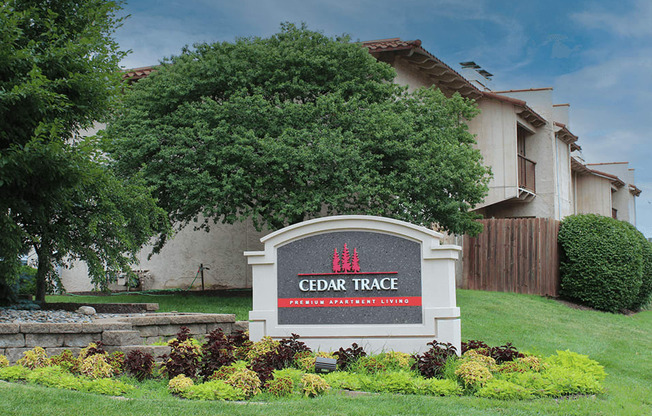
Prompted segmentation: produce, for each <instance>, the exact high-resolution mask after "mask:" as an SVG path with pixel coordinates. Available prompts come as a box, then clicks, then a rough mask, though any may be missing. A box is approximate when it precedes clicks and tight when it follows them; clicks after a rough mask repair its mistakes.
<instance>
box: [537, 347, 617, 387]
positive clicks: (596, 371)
mask: <svg viewBox="0 0 652 416" xmlns="http://www.w3.org/2000/svg"><path fill="white" fill-rule="evenodd" d="M545 362H546V363H547V364H549V365H550V366H556V367H564V368H571V369H575V370H579V371H581V372H583V373H587V374H590V375H591V376H593V377H594V378H595V379H596V380H597V381H600V380H604V378H605V377H606V375H607V374H606V373H605V371H604V367H603V366H601V365H600V364H599V363H598V362H597V361H595V360H592V359H590V358H589V356H588V355H582V354H578V353H576V352H572V351H568V350H566V351H557V354H556V355H551V356H550V357H548V358H547V359H546V360H545Z"/></svg>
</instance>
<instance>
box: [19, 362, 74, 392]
mask: <svg viewBox="0 0 652 416" xmlns="http://www.w3.org/2000/svg"><path fill="white" fill-rule="evenodd" d="M25 380H27V381H29V382H30V383H36V384H41V385H44V386H48V387H57V388H60V389H67V390H81V388H82V384H83V383H82V381H81V380H80V379H79V378H77V377H75V376H74V375H72V374H71V373H69V372H68V371H66V370H64V369H62V368H61V367H59V366H58V365H53V366H49V367H40V368H36V369H34V370H33V371H32V372H31V373H29V374H28V375H27V376H26V377H25Z"/></svg>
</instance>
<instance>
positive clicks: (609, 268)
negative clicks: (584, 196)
mask: <svg viewBox="0 0 652 416" xmlns="http://www.w3.org/2000/svg"><path fill="white" fill-rule="evenodd" d="M559 243H560V244H561V248H562V250H561V269H560V270H561V294H562V296H565V297H567V298H570V299H573V300H577V301H579V302H582V303H584V304H587V305H589V306H591V307H593V308H596V309H600V310H604V311H608V312H618V311H620V310H623V309H626V308H629V307H631V306H632V305H633V304H635V303H636V299H637V298H638V296H639V293H640V290H641V285H642V273H643V261H642V257H643V247H642V245H641V242H640V240H639V237H638V235H637V234H636V232H635V230H634V229H633V228H631V227H629V226H628V224H627V223H625V222H623V221H618V220H616V219H613V218H608V217H602V216H598V215H593V214H582V215H571V216H569V217H566V218H565V219H564V220H563V221H562V223H561V226H560V229H559Z"/></svg>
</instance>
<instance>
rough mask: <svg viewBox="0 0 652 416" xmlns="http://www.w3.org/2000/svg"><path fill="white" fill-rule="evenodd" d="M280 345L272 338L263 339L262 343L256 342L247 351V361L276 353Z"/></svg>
mask: <svg viewBox="0 0 652 416" xmlns="http://www.w3.org/2000/svg"><path fill="white" fill-rule="evenodd" d="M279 345H280V343H279V342H278V341H275V340H273V339H272V337H263V338H262V339H261V340H260V341H258V342H255V343H254V344H253V345H251V347H250V348H249V350H248V351H247V359H248V360H249V361H252V360H254V359H256V358H258V357H262V356H263V355H265V354H267V353H269V352H273V351H276V349H277V348H278V346H279Z"/></svg>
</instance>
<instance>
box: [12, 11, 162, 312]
mask: <svg viewBox="0 0 652 416" xmlns="http://www.w3.org/2000/svg"><path fill="white" fill-rule="evenodd" d="M119 9H120V5H119V4H117V3H116V2H113V1H107V0H85V1H83V2H80V1H76V0H56V1H54V0H32V1H28V0H8V1H5V2H3V3H2V4H1V5H0V126H1V128H0V152H1V153H0V224H2V230H3V233H2V234H3V235H2V237H0V264H1V266H0V279H7V280H8V279H10V278H11V277H12V275H13V274H14V273H15V270H16V263H17V259H18V255H19V254H21V253H24V252H26V250H28V249H29V248H32V249H33V250H34V251H35V252H36V253H37V255H38V262H39V265H38V266H39V267H38V272H37V300H43V299H44V295H45V284H46V281H48V280H49V279H52V278H53V276H54V274H53V262H58V263H61V262H63V261H64V259H68V260H73V259H76V258H79V259H83V260H85V261H86V262H87V264H88V266H89V273H90V275H91V276H92V278H93V279H94V281H95V282H96V283H99V284H100V285H102V284H106V272H107V270H109V271H113V272H115V273H117V272H118V271H120V270H126V269H128V263H129V261H130V260H133V255H130V254H128V253H129V252H133V251H135V250H137V249H138V248H140V247H141V246H142V245H143V244H144V243H146V242H147V241H148V239H149V237H150V236H151V235H153V234H157V233H161V232H163V233H165V230H166V228H165V227H166V224H167V223H166V218H165V215H164V213H163V211H161V210H160V208H157V206H156V203H155V200H154V199H153V198H152V197H151V194H150V192H149V190H148V189H147V188H146V187H145V185H144V184H143V183H142V181H139V180H138V178H137V177H136V178H134V179H132V180H130V181H125V180H124V179H123V178H118V177H116V176H115V175H114V174H113V173H112V172H111V171H110V170H108V169H107V167H106V163H105V162H104V161H103V159H104V158H103V156H102V154H101V153H99V152H98V146H97V144H96V141H95V140H94V139H93V138H82V137H80V134H79V132H80V131H81V130H82V129H86V128H90V127H91V126H92V125H93V123H94V121H96V120H100V121H101V120H102V119H103V118H105V116H106V115H107V114H108V112H109V110H110V108H111V106H112V105H113V103H115V102H116V98H117V95H118V94H120V91H121V84H120V74H119V67H118V62H119V61H120V59H121V58H122V57H123V56H124V53H123V52H120V51H119V49H118V45H117V44H116V42H115V41H114V40H113V39H112V37H111V36H112V34H113V32H114V30H115V28H116V27H117V26H118V25H119V24H120V20H121V19H119V18H117V17H116V13H117V11H118V10H119Z"/></svg>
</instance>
